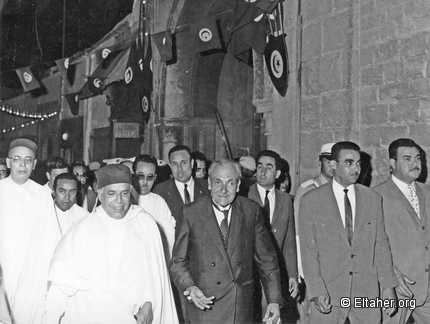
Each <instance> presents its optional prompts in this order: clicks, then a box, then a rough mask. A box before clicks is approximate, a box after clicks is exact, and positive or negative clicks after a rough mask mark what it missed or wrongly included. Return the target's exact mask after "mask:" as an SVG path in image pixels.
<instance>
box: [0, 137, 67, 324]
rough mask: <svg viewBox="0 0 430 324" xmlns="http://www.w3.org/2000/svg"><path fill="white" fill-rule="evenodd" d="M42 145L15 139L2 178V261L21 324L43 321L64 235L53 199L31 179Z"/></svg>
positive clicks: (7, 288) (10, 299)
mask: <svg viewBox="0 0 430 324" xmlns="http://www.w3.org/2000/svg"><path fill="white" fill-rule="evenodd" d="M36 151H37V145H36V144H35V143H34V142H32V141H30V140H28V139H16V140H14V141H12V143H11V144H10V147H9V152H8V158H7V159H6V162H7V164H8V167H9V168H10V176H9V177H8V178H6V179H3V180H2V181H0V264H1V267H2V269H3V279H4V290H5V293H6V296H7V301H8V303H9V306H10V310H11V312H12V314H13V317H14V319H15V323H16V324H40V323H42V316H43V313H44V311H45V305H46V304H45V297H46V291H47V281H48V280H47V279H48V269H49V263H50V261H51V258H52V256H53V254H54V250H55V247H56V245H57V243H58V241H59V239H60V238H61V233H60V228H59V226H58V222H57V220H56V218H55V211H54V203H53V201H52V198H51V197H50V196H49V195H47V194H46V192H44V190H43V188H42V186H40V185H39V184H37V183H35V182H34V181H32V180H30V179H29V177H30V175H31V172H32V170H33V169H34V167H35V166H36V162H37V161H36Z"/></svg>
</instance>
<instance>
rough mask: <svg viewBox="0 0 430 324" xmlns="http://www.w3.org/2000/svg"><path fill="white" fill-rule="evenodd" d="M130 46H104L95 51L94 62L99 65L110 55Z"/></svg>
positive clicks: (127, 44)
mask: <svg viewBox="0 0 430 324" xmlns="http://www.w3.org/2000/svg"><path fill="white" fill-rule="evenodd" d="M129 46H130V43H123V44H116V45H112V46H105V47H102V48H99V49H98V50H96V52H95V54H96V61H97V64H100V63H101V62H103V61H104V60H106V59H107V58H108V57H109V55H110V54H111V53H115V52H117V53H118V52H119V51H122V50H124V49H126V48H127V47H129Z"/></svg>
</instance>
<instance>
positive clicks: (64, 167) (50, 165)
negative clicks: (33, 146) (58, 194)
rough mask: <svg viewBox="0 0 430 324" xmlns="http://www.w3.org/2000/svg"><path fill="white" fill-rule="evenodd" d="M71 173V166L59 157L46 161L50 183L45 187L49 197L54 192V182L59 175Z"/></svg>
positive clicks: (47, 176)
mask: <svg viewBox="0 0 430 324" xmlns="http://www.w3.org/2000/svg"><path fill="white" fill-rule="evenodd" d="M66 172H69V164H68V163H67V162H66V161H65V160H64V159H62V158H60V157H59V156H53V157H52V158H50V159H48V161H46V178H48V182H47V183H46V184H45V185H44V186H43V188H44V189H45V190H46V192H47V193H49V195H51V194H52V191H53V190H54V180H55V177H56V176H57V175H59V174H62V173H66Z"/></svg>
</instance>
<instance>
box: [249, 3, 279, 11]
mask: <svg viewBox="0 0 430 324" xmlns="http://www.w3.org/2000/svg"><path fill="white" fill-rule="evenodd" d="M279 2H280V1H279V0H258V1H257V2H256V3H255V6H256V7H257V8H259V9H261V10H263V11H265V12H267V13H272V11H273V10H274V9H275V8H276V6H277V5H278V3H279Z"/></svg>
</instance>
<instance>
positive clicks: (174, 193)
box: [167, 179, 184, 208]
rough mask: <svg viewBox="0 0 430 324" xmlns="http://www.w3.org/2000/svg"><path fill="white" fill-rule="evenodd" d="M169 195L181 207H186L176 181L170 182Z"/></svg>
mask: <svg viewBox="0 0 430 324" xmlns="http://www.w3.org/2000/svg"><path fill="white" fill-rule="evenodd" d="M167 194H168V195H169V196H170V197H171V198H172V200H173V201H175V203H176V204H177V205H178V208H179V206H182V205H184V201H183V200H182V197H181V194H180V193H179V190H178V187H176V184H175V179H171V180H170V184H169V191H168V192H167Z"/></svg>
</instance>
